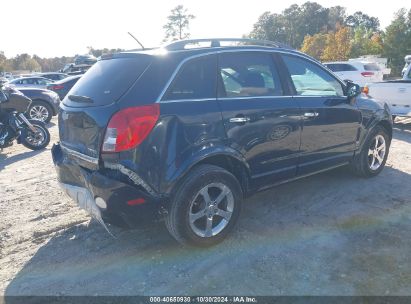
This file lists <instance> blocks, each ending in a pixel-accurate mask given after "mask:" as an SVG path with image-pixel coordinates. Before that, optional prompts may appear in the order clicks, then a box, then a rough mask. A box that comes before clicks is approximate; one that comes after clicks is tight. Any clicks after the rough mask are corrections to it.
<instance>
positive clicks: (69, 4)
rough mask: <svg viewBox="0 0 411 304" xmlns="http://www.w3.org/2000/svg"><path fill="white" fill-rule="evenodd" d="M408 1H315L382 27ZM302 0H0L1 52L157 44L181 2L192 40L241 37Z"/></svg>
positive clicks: (54, 52)
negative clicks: (264, 18) (261, 20)
mask: <svg viewBox="0 0 411 304" xmlns="http://www.w3.org/2000/svg"><path fill="white" fill-rule="evenodd" d="M408 1H409V0H406V1H404V0H390V1H389V2H387V1H382V0H372V1H370V0H344V1H342V0H317V1H316V2H318V3H320V4H321V5H322V6H325V7H330V6H335V5H341V6H343V7H346V8H347V12H348V13H349V14H350V13H354V12H355V11H358V10H361V11H363V12H365V13H366V14H368V15H371V16H375V17H378V18H379V19H380V22H381V25H382V27H383V28H384V27H386V26H387V25H388V24H389V23H390V21H391V19H392V18H393V14H394V12H396V11H397V10H398V9H400V8H401V7H405V6H406V5H407V3H408V8H410V5H409V2H408ZM304 2H306V1H305V0H293V1H291V0H289V1H279V0H246V1H244V0H144V1H141V0H140V1H139V0H134V1H133V0H116V1H113V0H110V1H106V0H98V1H97V0H95V1H92V0H70V1H58V0H35V1H33V0H18V1H16V0H1V1H0V11H1V18H0V20H1V24H2V26H1V30H0V33H1V34H0V51H4V52H5V55H6V56H7V57H12V56H15V55H16V54H21V53H29V54H37V55H39V56H41V57H54V56H63V55H65V56H73V55H75V54H83V53H86V52H87V46H93V47H94V48H104V47H107V48H124V49H132V48H136V47H137V44H136V43H135V41H134V40H132V39H131V38H130V37H129V36H128V35H127V32H128V31H130V32H132V33H133V34H134V35H135V36H136V37H137V38H138V39H139V40H140V41H141V42H143V44H144V45H145V46H146V47H150V46H158V45H159V44H160V43H161V41H162V39H163V37H164V31H163V28H162V26H163V25H164V24H165V23H166V18H167V16H168V14H169V12H170V10H171V9H172V8H173V7H175V6H176V5H178V4H183V5H184V6H185V7H186V8H188V9H189V11H190V12H191V13H192V14H193V15H195V16H196V19H194V20H193V21H192V22H191V28H190V32H191V36H192V38H209V37H241V36H242V35H243V34H246V33H248V32H250V31H251V29H252V26H253V24H254V23H255V22H256V20H257V19H258V17H259V16H260V15H261V14H262V13H263V12H265V11H271V12H276V13H280V12H281V11H282V10H283V9H284V8H286V7H288V6H290V5H291V4H294V3H297V4H302V3H304Z"/></svg>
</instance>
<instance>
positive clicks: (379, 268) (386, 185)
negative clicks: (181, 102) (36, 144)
mask: <svg viewBox="0 0 411 304" xmlns="http://www.w3.org/2000/svg"><path fill="white" fill-rule="evenodd" d="M50 131H51V133H52V138H53V139H54V140H56V139H57V127H56V126H55V125H54V124H53V123H52V124H51V127H50ZM49 148H51V145H50V146H49ZM410 174H411V120H403V121H400V122H398V123H397V124H396V126H395V133H394V140H393V143H392V147H391V152H390V156H389V159H388V163H387V167H386V168H385V169H384V171H383V172H382V173H381V174H380V175H379V176H378V177H376V178H373V179H360V178H355V177H353V176H351V175H350V173H349V172H348V171H347V170H345V169H339V170H335V171H332V172H328V173H324V174H321V175H317V176H315V177H311V178H307V179H303V180H299V181H297V182H293V183H290V184H286V185H282V186H280V187H277V188H274V189H272V190H269V191H265V192H262V193H259V194H257V195H255V196H253V197H252V198H250V199H248V201H247V202H246V204H245V206H244V209H243V212H242V216H241V218H240V221H239V223H238V225H237V228H236V229H235V231H234V233H232V234H231V235H230V237H229V238H228V239H227V240H226V241H224V242H223V243H222V244H220V245H218V246H215V247H213V248H209V249H201V250H200V249H193V248H183V247H181V246H179V245H178V244H177V243H176V242H175V241H174V240H173V239H172V238H171V237H170V236H169V235H168V234H167V231H166V230H165V228H164V227H163V225H161V224H159V225H156V226H152V227H146V228H144V229H138V230H121V229H119V228H115V227H114V228H112V231H113V232H114V234H115V235H116V238H115V239H114V238H112V237H111V236H109V235H108V234H107V233H106V232H105V230H104V229H103V228H102V227H101V226H100V225H99V224H98V223H95V222H94V221H90V219H89V217H88V216H87V215H86V213H85V212H83V211H81V210H79V209H78V208H77V207H76V206H75V205H74V203H73V202H72V201H71V200H70V199H68V198H67V197H66V195H65V194H64V193H63V192H62V191H61V190H60V188H59V187H58V185H57V182H56V175H55V172H54V169H53V165H52V162H51V155H50V151H49V149H48V150H46V151H42V152H32V151H29V150H27V149H26V148H24V147H23V146H20V145H15V146H13V147H11V148H8V149H6V150H4V151H3V152H1V153H0V295H2V294H4V295H177V294H178V295H240V294H243V295H388V294H389V295H394V294H395V295H410V294H411V261H410V259H411V255H410V252H411V238H410V237H409V231H411V187H410V184H411V175H410Z"/></svg>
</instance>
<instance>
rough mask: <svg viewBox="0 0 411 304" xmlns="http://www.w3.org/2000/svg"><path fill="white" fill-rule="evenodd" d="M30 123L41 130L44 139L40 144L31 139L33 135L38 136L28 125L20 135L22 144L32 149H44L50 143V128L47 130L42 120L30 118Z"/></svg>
mask: <svg viewBox="0 0 411 304" xmlns="http://www.w3.org/2000/svg"><path fill="white" fill-rule="evenodd" d="M30 123H31V124H32V125H33V126H34V127H35V128H36V129H37V130H38V132H41V135H42V136H43V139H42V140H41V142H39V143H38V144H35V142H34V141H32V140H30V139H32V138H33V137H34V138H36V135H35V134H33V132H32V131H31V130H30V129H29V128H28V127H27V128H26V129H24V130H22V132H21V135H20V136H21V137H20V140H21V143H22V145H23V146H25V147H26V148H29V149H30V150H41V149H44V148H45V147H47V145H48V144H49V143H50V132H49V130H47V128H46V125H45V124H44V123H43V122H41V121H38V120H30Z"/></svg>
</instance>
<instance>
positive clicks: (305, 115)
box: [304, 112, 320, 118]
mask: <svg viewBox="0 0 411 304" xmlns="http://www.w3.org/2000/svg"><path fill="white" fill-rule="evenodd" d="M319 115H320V114H319V113H318V112H306V113H304V117H307V118H314V117H318V116H319Z"/></svg>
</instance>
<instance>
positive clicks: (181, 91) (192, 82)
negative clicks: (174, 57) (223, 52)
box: [163, 55, 217, 100]
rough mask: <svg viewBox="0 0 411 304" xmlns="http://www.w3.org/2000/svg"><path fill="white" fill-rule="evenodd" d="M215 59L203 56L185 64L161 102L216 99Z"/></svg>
mask: <svg viewBox="0 0 411 304" xmlns="http://www.w3.org/2000/svg"><path fill="white" fill-rule="evenodd" d="M216 68H217V57H216V56H213V55H212V56H204V57H200V58H197V59H192V60H189V61H188V62H186V63H185V64H184V65H183V67H182V68H181V69H180V71H179V73H178V74H177V76H176V77H175V78H174V80H173V82H172V83H171V86H170V87H169V88H168V90H167V92H166V94H165V96H164V98H163V100H181V99H203V98H216V92H217V86H216V84H217V70H216Z"/></svg>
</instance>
